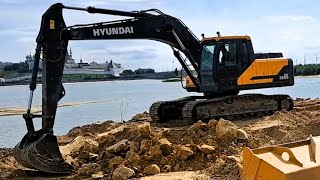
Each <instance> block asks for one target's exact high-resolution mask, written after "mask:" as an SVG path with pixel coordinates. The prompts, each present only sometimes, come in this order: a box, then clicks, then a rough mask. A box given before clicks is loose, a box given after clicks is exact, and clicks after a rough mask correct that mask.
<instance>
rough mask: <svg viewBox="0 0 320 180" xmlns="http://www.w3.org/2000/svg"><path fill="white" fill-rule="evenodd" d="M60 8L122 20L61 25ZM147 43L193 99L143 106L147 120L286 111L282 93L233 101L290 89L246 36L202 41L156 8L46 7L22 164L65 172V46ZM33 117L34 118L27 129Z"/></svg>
mask: <svg viewBox="0 0 320 180" xmlns="http://www.w3.org/2000/svg"><path fill="white" fill-rule="evenodd" d="M63 9H69V10H77V11H85V12H88V13H99V14H106V15H115V16H125V17H128V19H122V20H116V21H108V22H99V23H92V24H78V25H72V26H66V24H65V22H64V18H63V14H62V11H63ZM114 39H124V40H125V39H148V40H154V41H158V42H161V43H165V44H168V45H169V46H170V47H171V49H172V51H173V54H174V56H175V57H176V58H177V59H178V61H179V63H180V64H181V66H182V67H183V69H184V71H185V72H186V73H187V75H188V77H187V85H186V87H184V88H185V89H186V90H187V91H189V92H198V93H201V95H199V96H188V97H183V98H180V99H177V100H172V101H160V102H155V103H154V104H153V105H151V107H150V116H151V117H152V119H153V120H154V121H157V122H167V121H169V120H171V119H181V120H191V121H198V120H202V121H207V120H209V119H212V118H219V117H233V118H242V117H247V116H260V115H264V114H270V113H273V112H275V111H278V110H282V109H286V110H291V109H292V108H293V103H292V99H291V98H290V97H289V96H288V95H261V94H245V95H238V93H239V91H240V90H247V89H257V88H269V87H282V86H291V85H293V84H294V79H293V78H294V76H293V63H292V60H291V59H289V58H283V57H282V53H266V54H263V55H264V56H262V55H261V54H260V55H257V54H254V51H253V46H252V43H251V38H250V37H249V36H221V35H220V33H218V36H217V37H204V36H203V39H202V40H199V39H198V38H197V37H196V36H195V35H194V34H193V33H192V32H191V30H190V29H189V28H188V27H187V26H186V25H185V24H184V23H183V22H182V21H181V20H179V19H177V18H175V17H172V16H170V15H167V14H165V13H163V12H161V11H160V10H157V9H149V10H143V11H132V12H127V11H118V10H111V9H100V8H95V7H88V8H79V7H70V6H64V5H63V4H61V3H57V4H54V5H52V6H51V7H50V8H49V9H48V10H47V11H46V12H45V13H44V14H43V16H42V20H41V26H40V30H39V34H38V36H37V39H36V42H37V47H36V55H35V64H34V68H33V73H32V80H31V83H30V97H29V103H28V108H27V112H26V114H24V115H23V118H24V119H25V122H26V126H27V130H28V133H27V134H26V135H25V136H24V137H23V139H22V141H21V142H20V143H19V144H17V146H16V147H15V150H14V156H15V158H16V160H17V161H18V162H19V163H21V164H22V165H24V166H26V167H29V168H33V169H37V170H40V171H44V172H48V173H71V172H72V170H73V169H72V167H71V165H70V164H68V163H67V162H65V161H64V159H63V157H62V155H61V153H60V151H59V147H58V142H57V138H56V137H55V136H54V132H53V126H54V121H55V116H56V111H57V105H58V102H59V101H60V99H61V98H63V97H64V96H65V94H66V92H65V89H64V87H63V84H62V75H63V70H64V65H65V58H66V53H67V48H68V42H69V41H70V40H114ZM40 59H42V66H43V67H42V114H32V113H31V106H32V98H33V92H34V90H35V89H36V81H37V73H38V66H39V61H40ZM34 118H41V119H42V128H41V129H40V130H37V131H36V130H35V128H34V125H33V119H34Z"/></svg>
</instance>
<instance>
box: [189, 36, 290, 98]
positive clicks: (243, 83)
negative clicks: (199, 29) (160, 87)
mask: <svg viewBox="0 0 320 180" xmlns="http://www.w3.org/2000/svg"><path fill="white" fill-rule="evenodd" d="M201 47H202V51H201V58H200V59H201V60H200V71H199V81H200V83H199V90H198V91H200V92H203V93H205V94H212V95H215V96H217V95H219V96H221V95H223V94H228V95H230V94H235V95H236V94H238V93H239V91H240V90H245V89H257V88H266V87H276V86H277V87H279V86H291V85H293V84H294V82H293V79H294V78H293V76H294V74H293V62H292V60H291V59H287V58H283V57H282V53H263V54H262V53H259V54H254V51H253V46H252V43H251V38H250V37H249V36H220V35H219V36H217V37H210V38H203V39H202V41H201ZM262 55H264V56H262ZM188 79H189V77H188V78H187V83H186V87H187V90H189V91H193V90H194V89H195V86H194V84H192V82H191V81H190V80H188Z"/></svg>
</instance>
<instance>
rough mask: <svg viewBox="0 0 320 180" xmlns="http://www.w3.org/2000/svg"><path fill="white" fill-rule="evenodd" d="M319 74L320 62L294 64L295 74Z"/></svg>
mask: <svg viewBox="0 0 320 180" xmlns="http://www.w3.org/2000/svg"><path fill="white" fill-rule="evenodd" d="M318 74H320V64H306V65H302V64H299V65H295V66H294V75H295V76H309V75H318Z"/></svg>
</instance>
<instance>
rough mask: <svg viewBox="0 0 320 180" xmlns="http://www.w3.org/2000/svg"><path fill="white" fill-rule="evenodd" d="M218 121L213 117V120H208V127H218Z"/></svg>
mask: <svg viewBox="0 0 320 180" xmlns="http://www.w3.org/2000/svg"><path fill="white" fill-rule="evenodd" d="M218 122H219V121H217V120H215V119H211V120H210V121H209V122H208V127H209V128H216V126H217V124H218Z"/></svg>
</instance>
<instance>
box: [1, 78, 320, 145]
mask: <svg viewBox="0 0 320 180" xmlns="http://www.w3.org/2000/svg"><path fill="white" fill-rule="evenodd" d="M64 87H65V89H66V96H65V97H64V98H63V99H62V100H61V101H60V103H61V104H64V103H79V102H87V101H103V102H100V103H89V104H82V105H78V106H69V107H63V108H59V109H58V111H57V116H56V121H55V126H54V132H55V134H57V135H62V134H65V133H67V132H68V131H69V130H70V129H71V128H73V127H75V126H81V125H85V124H90V123H93V122H96V121H104V120H114V121H121V119H123V120H128V119H130V118H131V117H132V116H134V115H135V114H137V113H141V112H144V111H148V109H149V107H150V105H151V104H152V103H153V102H155V101H158V100H171V99H176V98H180V97H183V96H188V95H192V94H196V93H188V92H186V91H185V90H184V89H183V88H181V84H180V82H170V83H163V82H161V81H160V80H131V81H104V82H84V83H69V84H64ZM319 89H320V78H309V77H308V78H302V77H298V78H296V79H295V85H294V86H292V87H282V88H269V89H259V90H250V91H243V92H242V93H263V94H288V95H290V96H291V97H293V98H297V97H302V98H318V97H320V90H319ZM28 96H29V89H28V86H27V85H22V86H6V87H0V108H8V107H26V105H27V101H28ZM34 96H35V97H34V100H33V105H41V85H40V86H38V87H37V89H36V91H35V95H34ZM121 106H122V108H121ZM34 123H35V126H36V128H40V127H41V122H40V119H35V120H34ZM25 133H26V127H25V123H24V120H23V118H22V116H21V115H20V116H2V117H0V147H13V146H14V145H15V144H16V143H17V142H19V141H20V140H21V138H22V137H23V136H24V134H25Z"/></svg>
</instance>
